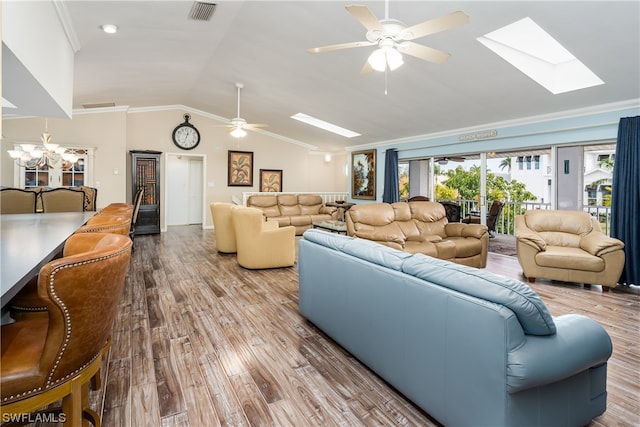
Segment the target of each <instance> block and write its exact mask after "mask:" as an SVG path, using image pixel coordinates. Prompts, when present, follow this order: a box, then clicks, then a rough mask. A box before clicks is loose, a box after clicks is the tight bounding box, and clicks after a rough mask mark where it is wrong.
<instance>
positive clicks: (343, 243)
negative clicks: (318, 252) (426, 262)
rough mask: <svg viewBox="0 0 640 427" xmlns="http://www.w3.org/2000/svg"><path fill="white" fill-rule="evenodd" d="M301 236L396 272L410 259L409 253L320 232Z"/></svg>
mask: <svg viewBox="0 0 640 427" xmlns="http://www.w3.org/2000/svg"><path fill="white" fill-rule="evenodd" d="M302 236H303V238H304V239H305V240H309V241H311V242H314V243H318V244H320V245H323V246H327V247H330V248H332V249H335V250H338V251H340V252H344V253H346V254H349V255H353V256H355V257H357V258H361V259H364V260H367V261H369V262H372V263H374V264H378V265H382V266H385V267H387V268H391V269H393V270H396V271H400V270H401V269H402V263H403V261H404V260H405V259H407V258H409V257H411V254H410V253H407V252H404V251H400V250H396V249H393V248H390V247H386V246H382V245H380V244H378V243H375V242H372V241H369V240H363V239H356V238H353V237H348V236H342V235H338V234H335V233H329V232H326V231H321V230H314V229H310V230H307V231H305V232H304V234H303V235H302Z"/></svg>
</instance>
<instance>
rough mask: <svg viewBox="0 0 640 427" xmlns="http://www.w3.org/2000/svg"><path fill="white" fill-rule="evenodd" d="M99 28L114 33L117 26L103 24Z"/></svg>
mask: <svg viewBox="0 0 640 427" xmlns="http://www.w3.org/2000/svg"><path fill="white" fill-rule="evenodd" d="M100 28H102V31H104V32H105V33H107V34H115V33H117V32H118V26H117V25H113V24H104V25H103V26H101V27H100Z"/></svg>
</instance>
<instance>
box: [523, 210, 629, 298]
mask: <svg viewBox="0 0 640 427" xmlns="http://www.w3.org/2000/svg"><path fill="white" fill-rule="evenodd" d="M515 234H516V249H517V251H518V261H519V262H520V266H521V267H522V272H523V274H524V275H525V277H527V278H528V279H529V282H535V279H536V278H544V279H549V280H560V281H564V282H579V283H587V284H597V285H602V286H603V287H605V288H604V289H605V290H607V287H615V286H616V285H617V283H618V279H620V274H621V273H622V269H623V268H624V261H625V255H624V243H623V242H621V241H620V240H618V239H614V238H611V237H608V236H606V235H605V234H603V233H602V230H601V229H600V223H598V220H597V219H596V218H593V217H592V216H591V215H589V214H588V213H586V212H580V211H561V210H530V211H526V212H525V214H524V215H517V216H516V217H515Z"/></svg>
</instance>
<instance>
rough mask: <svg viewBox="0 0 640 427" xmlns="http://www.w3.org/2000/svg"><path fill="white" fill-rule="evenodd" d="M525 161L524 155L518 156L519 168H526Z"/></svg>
mask: <svg viewBox="0 0 640 427" xmlns="http://www.w3.org/2000/svg"><path fill="white" fill-rule="evenodd" d="M523 162H524V157H522V156H518V169H519V170H522V169H524V165H523Z"/></svg>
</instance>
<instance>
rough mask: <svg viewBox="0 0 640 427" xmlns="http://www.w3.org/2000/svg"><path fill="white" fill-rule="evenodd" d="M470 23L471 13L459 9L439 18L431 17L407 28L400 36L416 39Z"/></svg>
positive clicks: (405, 38)
mask: <svg viewBox="0 0 640 427" xmlns="http://www.w3.org/2000/svg"><path fill="white" fill-rule="evenodd" d="M468 23H469V15H467V14H466V13H464V12H463V11H461V10H459V11H457V12H453V13H450V14H448V15H443V16H441V17H439V18H434V19H430V20H428V21H425V22H423V23H421V24H416V25H413V26H411V27H409V28H406V29H404V31H402V32H401V33H400V38H402V39H403V40H415V39H417V38H420V37H424V36H427V35H429V34H434V33H439V32H440V31H444V30H448V29H449V28H455V27H459V26H461V25H464V24H468Z"/></svg>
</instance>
